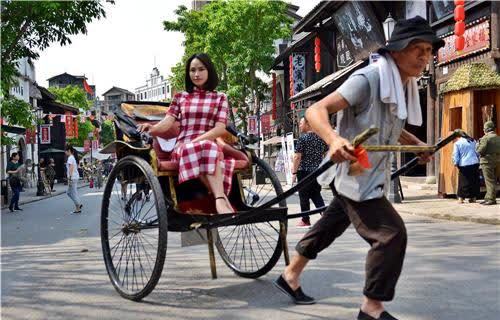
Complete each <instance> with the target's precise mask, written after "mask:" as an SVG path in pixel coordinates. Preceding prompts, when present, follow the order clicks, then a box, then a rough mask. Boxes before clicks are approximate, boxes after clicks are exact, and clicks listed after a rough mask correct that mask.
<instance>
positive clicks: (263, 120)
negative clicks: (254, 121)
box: [260, 114, 271, 134]
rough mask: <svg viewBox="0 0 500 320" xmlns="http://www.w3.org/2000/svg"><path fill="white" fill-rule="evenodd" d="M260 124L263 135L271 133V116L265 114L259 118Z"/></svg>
mask: <svg viewBox="0 0 500 320" xmlns="http://www.w3.org/2000/svg"><path fill="white" fill-rule="evenodd" d="M260 124H261V128H262V133H263V134H268V133H269V132H271V115H270V114H265V115H262V116H261V117H260Z"/></svg>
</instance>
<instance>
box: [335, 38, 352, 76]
mask: <svg viewBox="0 0 500 320" xmlns="http://www.w3.org/2000/svg"><path fill="white" fill-rule="evenodd" d="M353 62H354V57H353V56H352V54H351V51H349V48H348V47H347V44H346V43H345V40H344V38H342V37H340V36H339V37H338V38H337V65H338V67H339V68H340V69H342V68H345V67H348V66H349V65H351V63H353Z"/></svg>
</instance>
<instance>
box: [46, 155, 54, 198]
mask: <svg viewBox="0 0 500 320" xmlns="http://www.w3.org/2000/svg"><path fill="white" fill-rule="evenodd" d="M45 175H46V176H47V180H49V184H50V191H51V192H54V191H55V190H54V180H55V177H56V163H55V161H54V159H53V158H50V159H49V165H48V166H47V168H46V169H45Z"/></svg>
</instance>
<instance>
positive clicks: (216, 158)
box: [139, 53, 235, 213]
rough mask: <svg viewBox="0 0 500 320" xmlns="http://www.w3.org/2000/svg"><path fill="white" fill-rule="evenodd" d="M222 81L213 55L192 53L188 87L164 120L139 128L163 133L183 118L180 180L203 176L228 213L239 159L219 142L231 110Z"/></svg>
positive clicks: (178, 151)
mask: <svg viewBox="0 0 500 320" xmlns="http://www.w3.org/2000/svg"><path fill="white" fill-rule="evenodd" d="M218 83H219V78H218V76H217V73H216V71H215V67H214V65H213V63H212V61H211V60H210V57H209V56H208V55H207V54H205V53H197V54H194V55H192V56H191V57H190V58H189V59H188V60H187V63H186V70H185V86H186V91H184V92H180V93H177V94H176V95H175V96H174V98H173V99H172V102H171V103H170V107H169V108H168V111H167V115H166V116H165V118H164V119H163V120H162V121H160V122H159V123H157V124H155V125H151V124H149V123H145V124H141V125H140V126H139V130H140V131H149V132H150V133H151V135H159V134H161V133H163V132H166V131H167V130H168V129H169V128H170V127H171V126H172V125H173V124H174V122H175V120H176V119H177V120H179V121H180V123H181V132H180V134H179V136H178V138H177V142H176V145H175V147H174V150H173V152H172V155H173V159H174V160H176V161H178V162H179V183H183V182H185V181H188V180H192V179H199V180H201V181H202V182H203V183H204V184H205V185H206V186H207V187H208V188H209V190H210V191H211V192H212V194H213V195H214V198H215V207H216V211H217V213H228V212H234V209H233V207H232V206H231V203H230V202H229V200H228V198H227V194H229V191H230V190H231V182H232V178H233V171H234V165H235V160H234V159H232V158H228V157H224V155H223V154H222V150H221V147H219V146H218V145H217V143H216V142H215V140H216V139H217V138H218V137H221V136H222V135H224V134H225V132H226V123H227V114H228V102H227V97H226V95H225V94H224V93H221V92H217V91H215V88H216V87H217V85H218Z"/></svg>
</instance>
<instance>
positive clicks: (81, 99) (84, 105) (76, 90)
mask: <svg viewBox="0 0 500 320" xmlns="http://www.w3.org/2000/svg"><path fill="white" fill-rule="evenodd" d="M49 91H50V92H52V93H53V94H54V95H55V96H56V100H57V101H59V102H62V103H66V104H69V105H71V106H73V107H77V108H79V109H82V110H89V109H90V107H91V106H92V101H89V100H87V94H86V93H85V91H84V90H83V89H82V88H80V87H77V86H67V87H64V88H56V87H50V88H49Z"/></svg>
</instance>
